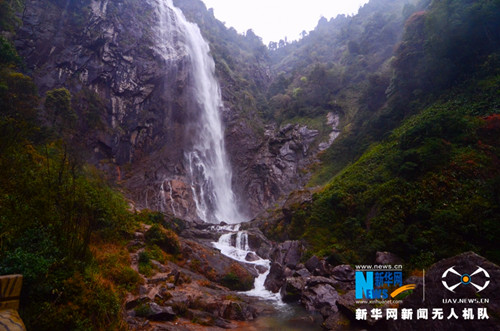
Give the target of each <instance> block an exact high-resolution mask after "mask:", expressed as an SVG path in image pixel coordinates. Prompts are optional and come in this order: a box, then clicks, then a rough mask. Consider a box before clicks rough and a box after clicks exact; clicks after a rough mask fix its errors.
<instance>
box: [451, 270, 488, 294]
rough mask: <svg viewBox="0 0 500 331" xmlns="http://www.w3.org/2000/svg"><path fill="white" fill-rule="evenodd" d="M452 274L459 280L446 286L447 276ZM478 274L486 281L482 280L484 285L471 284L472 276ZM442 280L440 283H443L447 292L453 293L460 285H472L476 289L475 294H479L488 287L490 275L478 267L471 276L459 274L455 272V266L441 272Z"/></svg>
mask: <svg viewBox="0 0 500 331" xmlns="http://www.w3.org/2000/svg"><path fill="white" fill-rule="evenodd" d="M450 273H451V274H454V275H457V276H458V277H459V278H458V279H457V280H456V283H455V282H454V283H453V284H452V285H448V281H447V280H446V277H447V276H448V274H450ZM479 274H482V275H483V276H484V278H485V279H486V280H484V284H483V285H479V284H476V283H474V282H472V277H473V276H476V275H479ZM441 278H442V280H441V281H442V282H443V286H444V287H445V288H446V289H447V290H448V291H451V292H455V289H456V288H457V287H459V286H460V285H465V286H467V285H472V286H474V287H475V288H476V290H477V292H478V293H479V292H481V291H482V290H484V289H485V288H487V287H488V285H490V274H489V273H488V272H487V271H486V270H484V269H483V268H481V267H480V266H477V270H476V271H474V272H473V273H472V274H470V275H469V274H466V273H464V274H461V273H459V272H458V271H456V270H455V266H453V267H450V268H448V269H446V271H445V272H443V276H442V277H441Z"/></svg>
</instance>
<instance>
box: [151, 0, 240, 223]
mask: <svg viewBox="0 0 500 331" xmlns="http://www.w3.org/2000/svg"><path fill="white" fill-rule="evenodd" d="M159 17H160V29H159V30H160V31H159V36H160V40H162V42H163V47H160V51H161V52H162V55H163V56H164V57H165V59H169V58H170V57H171V56H172V54H174V53H175V52H176V51H177V52H178V51H179V49H183V48H184V49H185V52H186V53H187V54H188V56H189V58H190V61H189V65H190V66H191V70H190V72H191V74H192V82H191V84H192V87H193V95H192V97H193V100H194V101H195V103H196V104H197V106H198V108H199V110H200V111H199V113H198V114H197V118H196V119H195V120H193V123H191V125H193V127H194V128H195V130H194V132H196V134H195V135H193V136H192V137H190V138H192V139H193V140H192V147H191V150H188V151H187V152H186V153H185V165H186V168H187V169H188V170H189V175H190V178H191V183H190V184H191V188H192V191H193V198H194V201H195V204H196V211H197V214H198V216H199V217H200V218H201V219H202V220H204V221H205V222H210V223H219V222H225V223H229V224H235V223H240V222H242V221H244V220H245V217H244V216H243V215H242V214H241V213H240V212H239V210H238V207H237V204H236V199H235V195H234V193H233V190H232V187H231V179H232V172H231V166H230V164H229V161H228V159H227V155H226V151H225V147H224V130H223V127H222V121H221V116H220V111H221V109H222V108H223V104H222V98H221V92H220V87H219V83H218V81H217V79H216V77H215V63H214V61H213V59H212V57H211V56H210V54H209V53H210V48H209V45H208V43H207V42H206V41H205V40H204V39H203V37H202V35H201V32H200V29H199V28H198V26H197V25H196V24H194V23H191V22H188V21H187V20H186V18H185V17H184V14H183V13H182V11H181V10H180V9H179V8H177V7H175V6H174V5H173V4H172V0H160V2H159Z"/></svg>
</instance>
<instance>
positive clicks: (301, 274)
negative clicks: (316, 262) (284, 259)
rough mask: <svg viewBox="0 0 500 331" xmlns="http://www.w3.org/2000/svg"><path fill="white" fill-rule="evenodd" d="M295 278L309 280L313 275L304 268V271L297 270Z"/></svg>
mask: <svg viewBox="0 0 500 331" xmlns="http://www.w3.org/2000/svg"><path fill="white" fill-rule="evenodd" d="M293 276H294V277H302V278H307V277H310V276H311V273H310V272H309V270H307V269H305V268H303V269H299V270H296V271H295V272H294V273H293Z"/></svg>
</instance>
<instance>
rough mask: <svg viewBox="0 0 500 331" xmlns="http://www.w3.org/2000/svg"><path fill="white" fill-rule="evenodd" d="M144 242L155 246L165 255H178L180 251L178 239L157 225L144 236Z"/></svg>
mask: <svg viewBox="0 0 500 331" xmlns="http://www.w3.org/2000/svg"><path fill="white" fill-rule="evenodd" d="M145 237H146V242H147V243H148V244H150V245H157V246H158V247H160V248H161V249H162V250H164V251H165V252H166V253H169V254H174V255H175V254H178V253H179V251H180V243H179V238H178V237H177V235H176V234H175V233H174V232H173V231H172V230H167V229H165V228H164V227H163V226H161V225H159V224H154V225H153V226H152V227H151V228H150V229H149V230H148V231H147V232H146V234H145Z"/></svg>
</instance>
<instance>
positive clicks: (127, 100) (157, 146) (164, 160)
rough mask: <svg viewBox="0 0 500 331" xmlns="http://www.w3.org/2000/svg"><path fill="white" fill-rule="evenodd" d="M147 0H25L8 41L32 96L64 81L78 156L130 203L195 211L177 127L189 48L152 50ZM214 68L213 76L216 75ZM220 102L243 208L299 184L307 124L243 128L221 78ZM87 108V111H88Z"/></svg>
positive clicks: (254, 207)
mask: <svg viewBox="0 0 500 331" xmlns="http://www.w3.org/2000/svg"><path fill="white" fill-rule="evenodd" d="M157 5H158V3H157V1H154V0H151V1H143V2H137V1H131V0H119V1H109V0H90V1H71V2H69V1H68V2H65V1H55V0H54V1H44V2H40V1H35V0H27V1H26V2H25V9H24V11H23V13H22V16H21V19H22V22H23V25H22V27H21V28H20V29H19V31H18V32H17V40H16V47H17V48H18V50H19V53H20V54H21V55H22V56H23V57H24V58H25V61H26V63H27V67H28V69H29V71H30V73H31V74H32V76H33V77H34V79H35V82H36V84H37V86H38V88H39V91H40V93H41V94H43V93H45V92H46V91H48V90H50V89H53V88H58V87H62V86H64V87H66V88H68V89H69V90H70V91H71V92H72V94H73V96H74V98H73V107H74V108H75V109H76V110H77V112H78V113H79V115H80V117H85V116H87V117H88V116H90V115H93V116H96V117H97V118H98V119H99V121H98V122H100V123H101V124H100V125H84V126H82V127H81V136H82V137H83V139H85V144H86V146H87V147H88V149H89V153H88V157H87V159H88V160H90V161H92V162H94V163H95V164H98V165H100V166H101V167H102V168H104V169H106V170H108V172H110V173H112V174H113V175H114V176H116V178H117V180H118V181H121V182H122V183H123V184H124V185H125V186H126V188H127V189H128V191H129V195H130V197H131V198H132V199H133V200H134V201H136V203H137V205H138V207H148V208H151V209H156V210H164V211H166V212H170V213H173V214H175V215H177V216H179V217H182V218H186V219H196V213H195V205H194V202H193V198H192V191H191V188H190V186H189V185H188V183H189V181H188V180H186V173H187V171H186V169H185V166H184V162H183V161H184V151H185V149H186V145H187V144H188V141H189V135H190V134H192V133H188V132H187V130H186V127H187V125H186V124H187V123H188V121H189V118H190V117H193V116H196V111H197V109H196V107H193V104H192V102H191V97H190V93H189V90H190V86H191V76H190V75H191V73H190V72H189V70H188V69H187V68H188V67H189V66H188V65H187V61H189V56H188V54H186V52H185V48H183V47H175V45H170V47H173V48H174V49H173V51H172V52H171V53H170V55H169V57H167V58H165V57H164V56H162V55H161V52H160V50H159V47H160V46H162V45H158V40H157V37H156V35H157V31H156V30H155V29H157V28H156V27H157V26H159V24H158V22H159V19H160V18H159V12H158V10H157ZM224 76H225V75H224V73H220V74H219V77H224ZM221 85H222V87H223V91H222V95H223V97H224V98H225V99H226V100H225V101H226V103H227V105H228V107H226V109H224V110H223V113H224V119H225V121H226V123H225V124H226V144H227V149H228V151H229V154H230V158H231V162H232V164H233V168H234V169H233V173H234V175H233V182H234V183H233V184H234V187H235V191H236V192H237V193H238V195H239V199H240V204H241V205H242V206H244V207H245V209H246V212H247V214H248V215H249V216H252V215H254V214H255V213H256V212H258V211H260V210H262V209H263V208H265V207H268V206H269V205H270V204H271V203H272V202H273V201H275V200H276V199H277V198H278V197H279V196H280V195H282V194H283V193H287V192H288V191H290V190H292V189H294V188H296V187H297V186H298V185H300V184H302V182H303V179H302V176H300V175H299V174H300V171H299V169H300V168H301V167H302V166H304V165H306V164H307V163H308V162H309V159H310V156H311V155H312V153H311V151H310V150H309V148H310V145H311V143H312V142H313V141H314V137H315V136H316V134H317V133H316V132H314V131H311V130H308V129H307V128H305V127H292V126H287V127H284V128H281V129H279V128H275V127H272V126H271V127H267V128H266V129H265V130H262V131H265V132H264V133H262V131H259V127H261V124H260V123H259V122H258V121H256V122H255V123H253V125H252V126H250V125H249V124H248V119H245V118H244V116H243V115H242V114H241V113H240V112H239V111H238V107H234V105H235V102H236V101H235V100H227V99H229V98H233V97H234V95H233V93H231V91H229V90H225V89H226V88H228V89H229V88H230V87H231V88H233V89H234V83H232V82H222V84H221ZM90 111H94V112H95V113H94V114H90V115H89V112H90Z"/></svg>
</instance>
